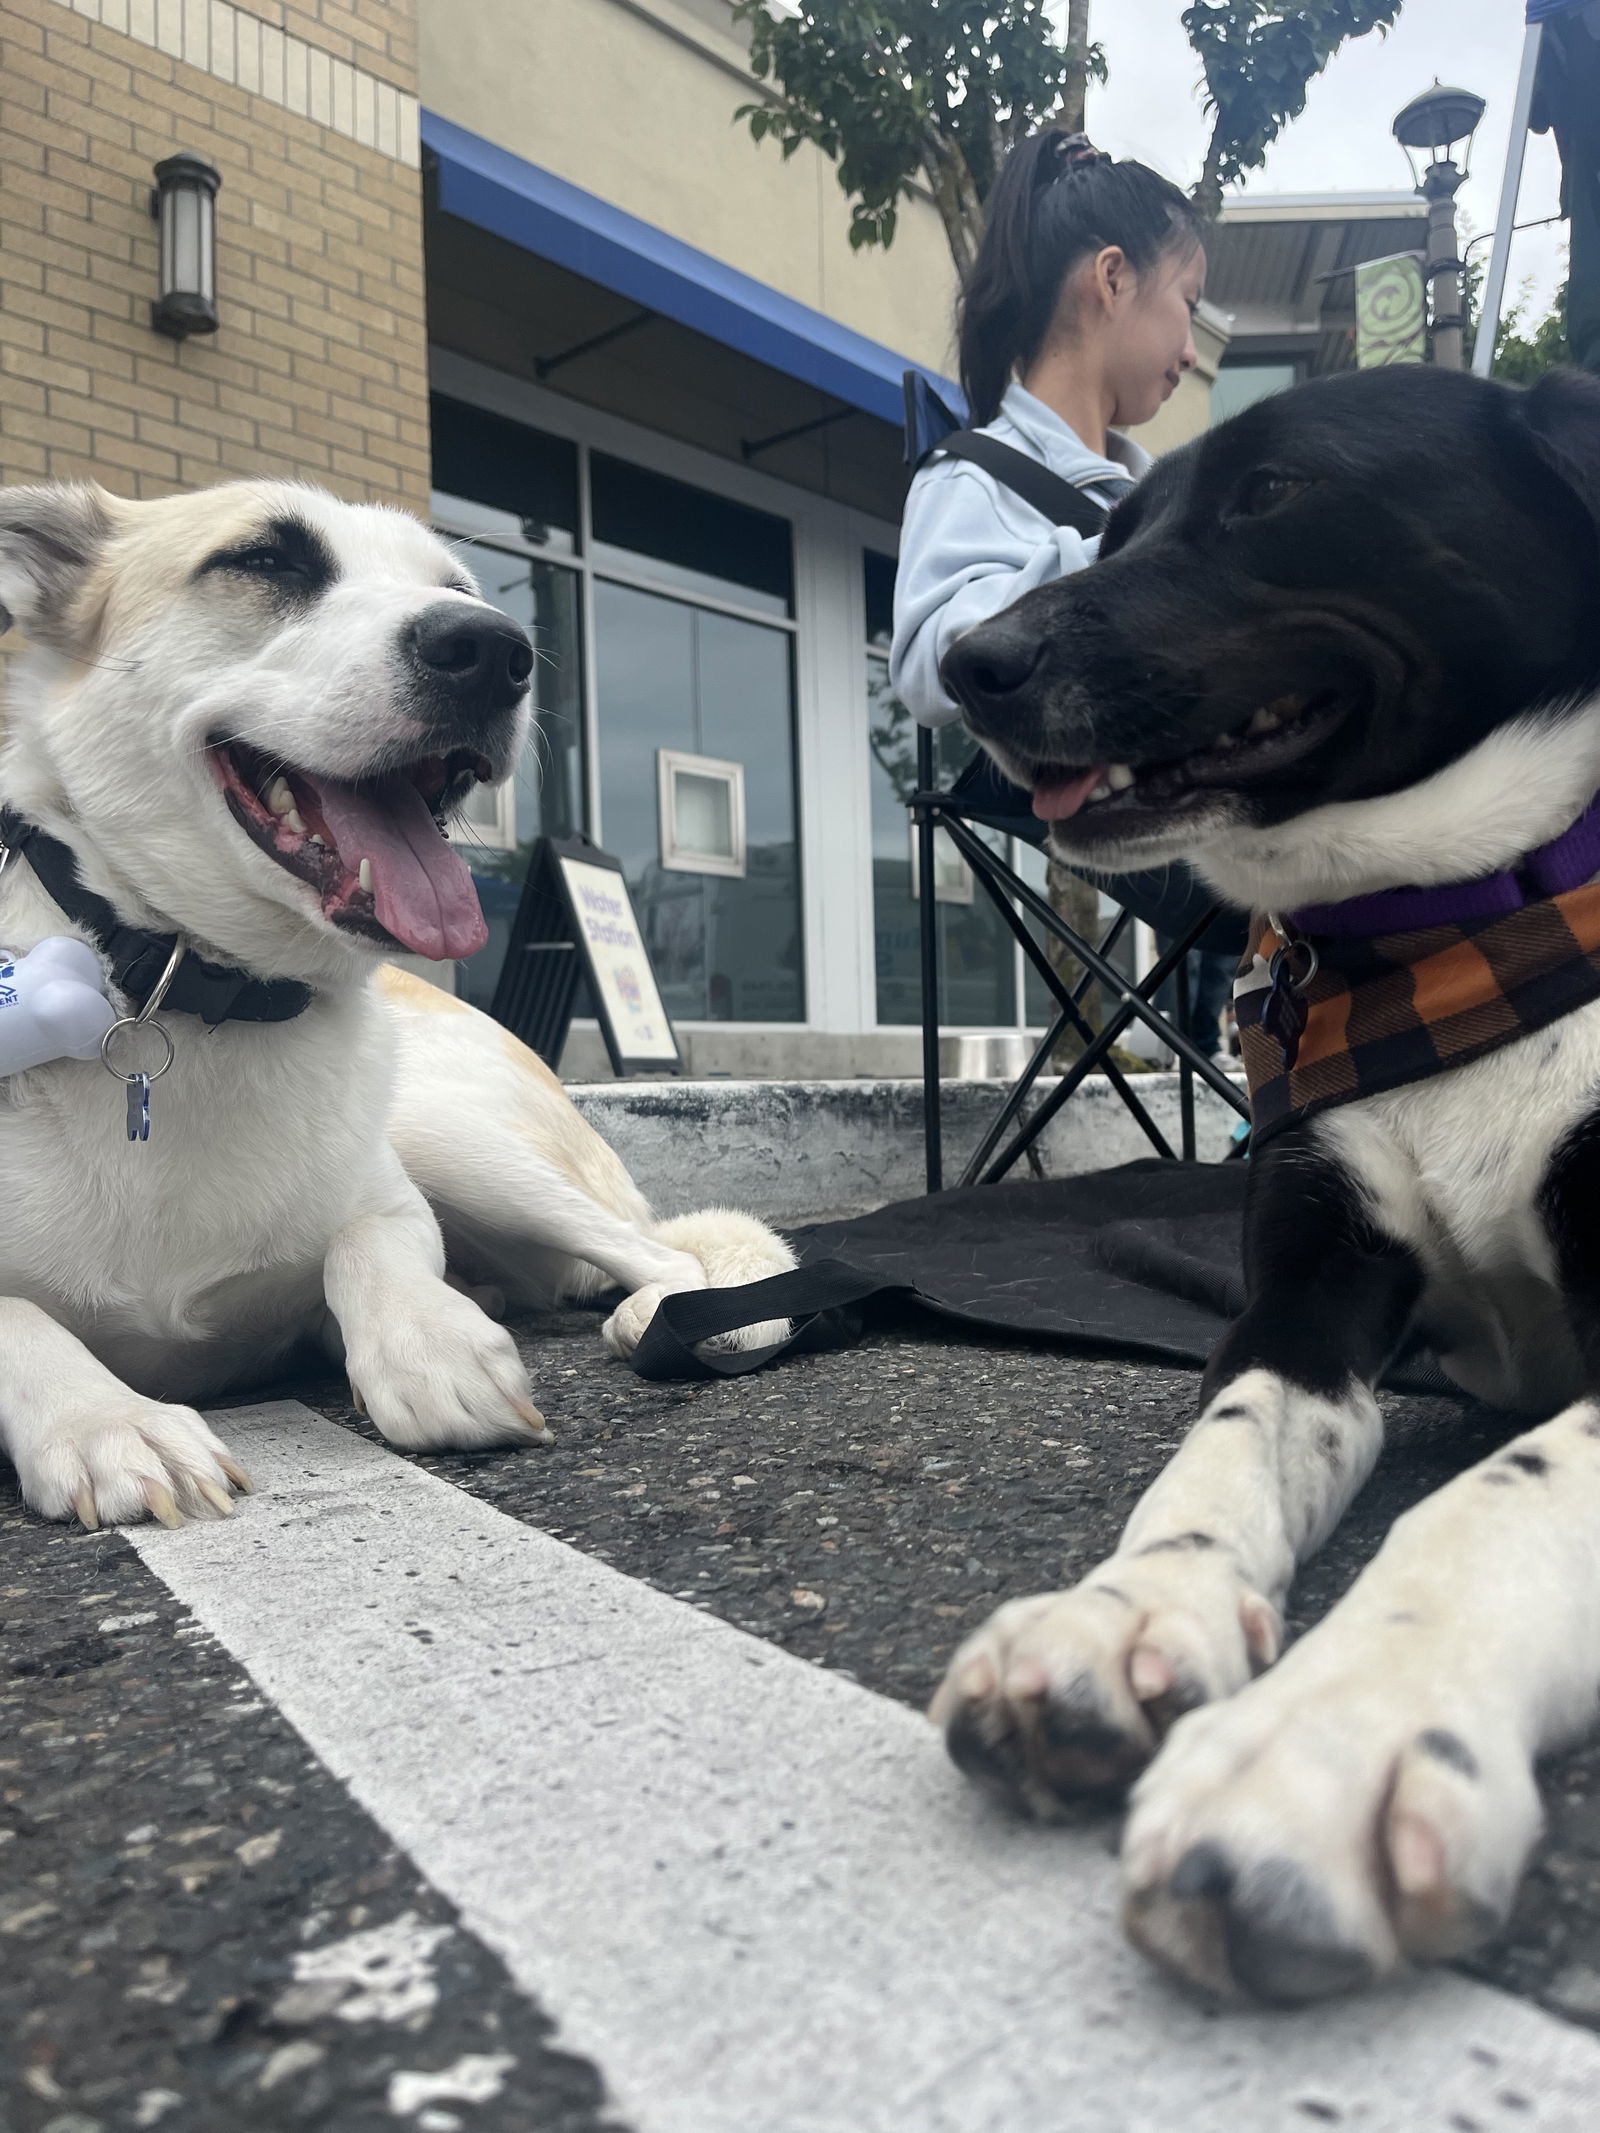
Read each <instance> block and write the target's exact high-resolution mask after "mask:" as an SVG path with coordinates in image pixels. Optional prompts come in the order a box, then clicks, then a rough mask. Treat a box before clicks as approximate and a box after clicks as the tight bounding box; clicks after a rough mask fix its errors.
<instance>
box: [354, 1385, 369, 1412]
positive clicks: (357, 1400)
mask: <svg viewBox="0 0 1600 2133" xmlns="http://www.w3.org/2000/svg"><path fill="white" fill-rule="evenodd" d="M350 1405H351V1406H352V1407H353V1408H354V1409H355V1411H356V1413H357V1414H358V1415H364V1414H365V1413H366V1411H367V1403H366V1401H365V1400H364V1399H362V1397H361V1387H360V1386H359V1385H358V1384H356V1382H355V1380H354V1379H353V1378H352V1379H351V1381H350Z"/></svg>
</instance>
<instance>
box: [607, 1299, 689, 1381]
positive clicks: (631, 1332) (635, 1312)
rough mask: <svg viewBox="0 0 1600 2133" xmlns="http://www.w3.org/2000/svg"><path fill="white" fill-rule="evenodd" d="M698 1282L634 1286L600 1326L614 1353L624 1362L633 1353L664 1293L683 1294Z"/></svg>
mask: <svg viewBox="0 0 1600 2133" xmlns="http://www.w3.org/2000/svg"><path fill="white" fill-rule="evenodd" d="M694 1286H697V1284H691V1283H690V1282H687V1281H684V1282H668V1281H651V1282H647V1283H646V1284H645V1286H644V1287H643V1288H642V1289H635V1290H634V1292H633V1294H632V1295H631V1296H625V1297H624V1298H623V1300H622V1302H621V1303H619V1304H618V1305H617V1308H616V1309H615V1310H614V1311H613V1312H612V1314H611V1316H610V1317H609V1318H608V1319H607V1320H606V1322H605V1324H604V1325H603V1326H602V1327H601V1328H600V1338H601V1339H602V1340H603V1341H604V1342H605V1344H606V1346H607V1347H608V1348H609V1349H610V1350H611V1353H612V1354H613V1355H615V1356H620V1357H621V1359H622V1360H623V1362H626V1361H627V1359H628V1357H629V1356H630V1355H632V1353H633V1351H634V1350H635V1348H637V1347H638V1345H639V1343H640V1342H641V1341H642V1340H643V1339H644V1337H645V1334H646V1333H647V1332H648V1330H649V1327H650V1321H651V1320H652V1319H653V1318H654V1317H655V1315H656V1312H657V1311H658V1310H659V1309H660V1306H661V1301H662V1298H663V1297H667V1296H682V1295H684V1294H686V1293H687V1292H688V1291H689V1290H690V1289H691V1288H692V1287H694Z"/></svg>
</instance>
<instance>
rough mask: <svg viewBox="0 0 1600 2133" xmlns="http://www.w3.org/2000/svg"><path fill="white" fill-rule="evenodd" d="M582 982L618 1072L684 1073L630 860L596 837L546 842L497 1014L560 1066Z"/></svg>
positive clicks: (521, 912)
mask: <svg viewBox="0 0 1600 2133" xmlns="http://www.w3.org/2000/svg"><path fill="white" fill-rule="evenodd" d="M580 983H583V984H586V985H587V988H588V994H589V1001H590V1005H591V1006H592V1008H593V1011H594V1014H595V1017H596V1019H597V1021H598V1022H599V1024H600V1034H601V1036H602V1037H603V1038H604V1040H605V1047H606V1051H607V1053H608V1054H609V1055H610V1059H611V1067H612V1071H613V1072H614V1073H616V1074H623V1075H626V1074H676V1073H679V1072H681V1070H682V1065H683V1060H682V1056H681V1054H680V1053H679V1050H678V1040H677V1038H676V1036H675V1035H674V1034H673V1029H672V1021H671V1018H670V1017H669V1015H668V1014H667V1010H666V1008H665V1006H664V1005H663V1004H662V999H661V991H660V988H659V986H658V985H657V983H656V974H655V970H654V968H653V967H652V965H651V962H650V952H649V950H648V949H647V948H646V947H645V944H644V935H643V933H642V931H641V929H640V926H639V920H638V917H637V915H636V914H635V912H634V908H633V899H632V897H631V896H630V895H629V894H628V884H627V882H626V880H625V879H624V877H623V872H622V862H621V860H620V859H615V858H613V857H612V855H611V854H610V853H609V852H602V851H601V850H600V848H599V846H598V845H594V844H591V843H590V842H589V840H588V838H587V837H541V838H539V839H538V841H537V842H536V844H535V845H534V848H533V857H532V860H531V862H530V864H529V867H528V878H527V880H526V882H525V883H524V884H523V890H522V900H521V902H520V904H519V905H518V907H517V916H516V921H515V923H514V924H513V926H512V929H511V940H510V944H509V946H508V947H507V949H506V959H505V963H504V965H503V966H502V969H501V972H500V982H499V984H498V985H497V986H496V988H495V995H494V1001H493V1004H492V1006H491V1008H490V1012H491V1013H492V1014H493V1016H494V1018H495V1020H496V1021H497V1022H501V1023H504V1025H505V1027H506V1028H507V1029H509V1030H510V1031H511V1032H512V1034H513V1035H514V1036H517V1037H520V1038H521V1039H522V1041H523V1043H524V1044H527V1045H529V1046H530V1047H531V1048H532V1049H533V1050H534V1051H536V1052H537V1053H538V1054H539V1057H540V1058H541V1059H543V1060H544V1062H545V1063H546V1065H547V1066H551V1067H554V1066H555V1065H556V1064H557V1063H558V1062H559V1060H560V1057H561V1052H562V1048H563V1046H564V1045H565V1043H566V1041H567V1032H568V1030H569V1029H570V1027H571V1025H572V1015H573V1008H574V1005H575V1003H576V1001H577V997H578V988H579V985H580Z"/></svg>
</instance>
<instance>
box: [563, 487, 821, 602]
mask: <svg viewBox="0 0 1600 2133" xmlns="http://www.w3.org/2000/svg"><path fill="white" fill-rule="evenodd" d="M589 480H590V484H591V490H590V494H591V498H592V502H593V509H594V561H595V565H596V568H598V569H602V570H603V569H607V568H613V569H617V570H625V571H627V572H629V573H637V574H638V575H639V576H641V577H647V578H653V579H654V580H655V581H656V582H657V583H658V584H662V585H671V586H676V587H678V588H680V589H681V590H682V591H684V592H691V593H702V594H704V595H705V596H706V597H707V598H710V599H718V600H729V601H732V602H733V604H734V605H735V606H738V607H748V608H751V609H753V610H754V611H755V612H756V613H758V614H763V615H792V614H793V613H794V561H793V552H792V546H791V543H790V539H789V522H788V520H787V519H781V518H775V517H774V516H773V515H772V513H771V512H770V511H752V510H751V509H750V507H749V506H748V505H747V504H735V503H731V502H730V501H729V500H728V498H727V497H725V496H713V495H712V493H711V491H710V490H709V489H697V488H695V487H694V486H693V484H692V483H690V482H686V481H674V480H672V478H671V477H670V476H669V475H666V474H654V473H651V472H650V471H649V470H648V469H646V468H644V467H634V466H629V465H628V463H627V462H626V461H625V460H621V459H612V458H610V457H608V456H607V454H606V453H604V452H595V453H592V454H591V455H590V460H589Z"/></svg>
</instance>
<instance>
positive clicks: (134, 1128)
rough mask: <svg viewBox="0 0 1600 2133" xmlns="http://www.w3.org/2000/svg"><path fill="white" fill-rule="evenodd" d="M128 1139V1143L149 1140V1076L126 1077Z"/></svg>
mask: <svg viewBox="0 0 1600 2133" xmlns="http://www.w3.org/2000/svg"><path fill="white" fill-rule="evenodd" d="M128 1138H129V1140H130V1141H147V1140H148V1139H149V1138H150V1076H149V1075H148V1074H130V1075H129V1076H128Z"/></svg>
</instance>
